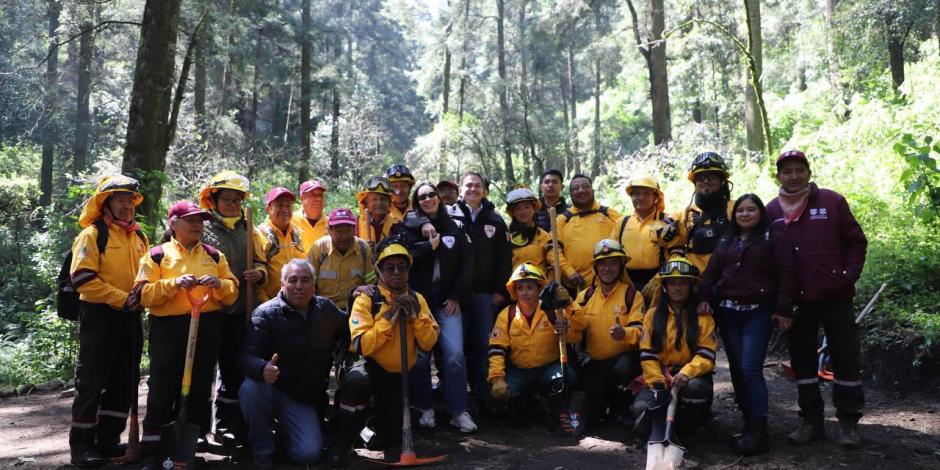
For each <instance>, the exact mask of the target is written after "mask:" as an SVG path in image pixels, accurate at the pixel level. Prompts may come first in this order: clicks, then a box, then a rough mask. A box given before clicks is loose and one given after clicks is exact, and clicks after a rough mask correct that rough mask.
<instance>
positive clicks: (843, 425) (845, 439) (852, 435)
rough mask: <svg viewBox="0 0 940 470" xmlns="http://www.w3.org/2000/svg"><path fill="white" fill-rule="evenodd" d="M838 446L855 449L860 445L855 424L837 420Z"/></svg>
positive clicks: (860, 437) (859, 435)
mask: <svg viewBox="0 0 940 470" xmlns="http://www.w3.org/2000/svg"><path fill="white" fill-rule="evenodd" d="M839 445H840V446H842V447H845V448H846V449H856V448H858V447H860V446H861V445H862V435H861V434H859V433H858V423H857V422H855V421H842V420H839Z"/></svg>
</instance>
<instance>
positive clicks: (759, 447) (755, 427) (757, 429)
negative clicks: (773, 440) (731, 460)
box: [734, 417, 770, 455]
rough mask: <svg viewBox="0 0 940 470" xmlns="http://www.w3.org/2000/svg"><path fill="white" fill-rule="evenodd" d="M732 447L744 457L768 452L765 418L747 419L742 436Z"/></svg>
mask: <svg viewBox="0 0 940 470" xmlns="http://www.w3.org/2000/svg"><path fill="white" fill-rule="evenodd" d="M734 446H735V448H736V449H737V451H738V452H740V453H742V454H744V455H758V454H766V453H767V452H769V451H770V445H769V444H768V442H767V417H763V418H751V419H749V420H748V422H747V423H746V424H745V430H744V434H743V435H742V436H741V438H740V439H738V440H737V441H735V443H734Z"/></svg>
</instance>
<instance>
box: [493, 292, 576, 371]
mask: <svg viewBox="0 0 940 470" xmlns="http://www.w3.org/2000/svg"><path fill="white" fill-rule="evenodd" d="M517 305H518V304H512V305H510V306H509V307H506V308H504V309H503V311H501V312H499V315H497V317H496V323H495V324H494V325H493V334H492V335H490V352H489V362H490V370H489V375H488V376H487V380H488V381H490V382H492V381H493V380H494V379H496V378H497V377H505V376H506V357H507V356H508V357H509V361H510V362H511V363H512V365H513V367H518V368H520V369H531V368H534V367H541V366H544V365H545V364H548V363H550V362H553V361H557V360H558V336H557V335H556V334H555V325H553V324H552V322H550V321H549V320H548V315H546V314H545V312H544V311H543V310H542V309H541V308H539V307H536V311H535V314H533V315H532V322H531V323H529V321H528V320H526V318H525V316H524V315H522V312H521V311H520V309H519V308H518V306H517ZM573 313H574V311H573V310H572V309H571V308H570V307H569V308H568V309H566V311H565V313H564V315H565V318H567V319H568V320H569V321H570V320H571V316H572V315H573ZM510 315H511V316H512V317H511V318H510ZM507 328H508V330H509V331H507ZM565 341H566V342H568V343H574V342H576V341H577V335H576V334H575V333H574V332H573V331H572V330H571V328H569V329H568V331H567V332H566V334H565Z"/></svg>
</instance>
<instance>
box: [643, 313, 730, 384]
mask: <svg viewBox="0 0 940 470" xmlns="http://www.w3.org/2000/svg"><path fill="white" fill-rule="evenodd" d="M665 301H666V299H665V298H663V302H665ZM690 314H691V315H696V317H698V345H697V346H696V348H695V351H690V350H689V345H688V344H687V343H686V341H685V336H684V333H683V337H682V341H681V345H682V346H681V347H680V348H679V349H676V347H675V341H676V314H675V312H674V311H673V310H672V307H671V306H670V307H669V318H668V320H667V321H666V334H665V335H664V338H663V342H662V349H661V350H660V351H659V352H658V353H657V352H654V351H653V350H652V347H653V342H652V337H651V336H652V335H653V333H654V332H653V318H654V317H655V315H656V307H652V308H650V309H649V310H647V311H646V316H645V317H644V318H643V329H644V330H645V331H644V332H643V338H642V339H641V340H640V365H641V366H642V367H643V379H644V380H645V381H646V384H647V385H648V386H649V387H650V388H653V385H654V384H656V383H665V381H666V379H665V377H664V376H663V367H666V368H669V369H671V368H673V367H681V369H679V373H680V374H683V375H685V376H686V377H688V378H690V379H694V378H696V377H698V376H700V375H704V374H707V373H709V372H711V371H712V370H714V369H715V350H716V347H717V345H718V341H717V340H716V339H715V320H714V319H713V318H712V316H711V315H697V314H696V313H695V312H691V313H690Z"/></svg>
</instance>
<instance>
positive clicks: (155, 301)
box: [135, 238, 238, 317]
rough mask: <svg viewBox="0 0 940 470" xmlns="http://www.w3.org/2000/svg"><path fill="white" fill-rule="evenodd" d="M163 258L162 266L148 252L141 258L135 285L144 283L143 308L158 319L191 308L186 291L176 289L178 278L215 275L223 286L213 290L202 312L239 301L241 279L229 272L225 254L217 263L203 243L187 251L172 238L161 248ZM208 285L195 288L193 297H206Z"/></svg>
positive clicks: (186, 312)
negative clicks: (189, 275) (188, 275)
mask: <svg viewBox="0 0 940 470" xmlns="http://www.w3.org/2000/svg"><path fill="white" fill-rule="evenodd" d="M161 246H162V248H163V259H161V260H160V264H157V263H156V262H154V260H153V257H152V256H151V255H150V254H149V253H147V254H145V255H144V256H142V257H141V258H140V271H139V272H138V273H137V279H136V280H135V284H136V283H140V282H143V283H145V284H144V286H143V288H142V289H141V292H140V305H141V306H143V307H145V308H147V309H148V310H149V311H150V314H151V315H154V316H158V317H165V316H174V315H186V314H188V313H189V312H190V309H191V308H192V307H191V305H190V304H189V299H188V298H187V297H186V292H185V290H184V289H180V288H179V287H177V286H176V278H178V277H180V276H182V275H184V274H192V275H193V276H196V278H197V279H198V278H200V277H202V276H206V275H209V276H215V277H217V278H219V281H220V282H221V285H220V286H219V288H217V289H211V294H210V295H209V299H208V300H207V301H206V303H205V305H203V306H202V311H203V312H214V311H216V310H220V309H221V308H222V306H223V305H232V304H233V303H235V300H236V299H237V298H238V280H236V278H235V275H234V274H232V271H230V270H229V267H228V261H226V259H225V255H224V254H222V252H219V261H218V262H216V261H215V260H214V259H212V257H211V256H210V255H209V253H207V252H206V250H205V248H203V245H202V244H201V243H199V244H197V245H196V246H195V247H193V249H192V250H187V249H186V247H184V246H183V245H182V244H180V242H178V241H177V240H176V238H173V239H172V240H170V241H168V242H166V243H164V244H163V245H161ZM205 289H210V288H208V287H205V286H200V287H197V288H195V289H193V295H194V296H201V295H205Z"/></svg>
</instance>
